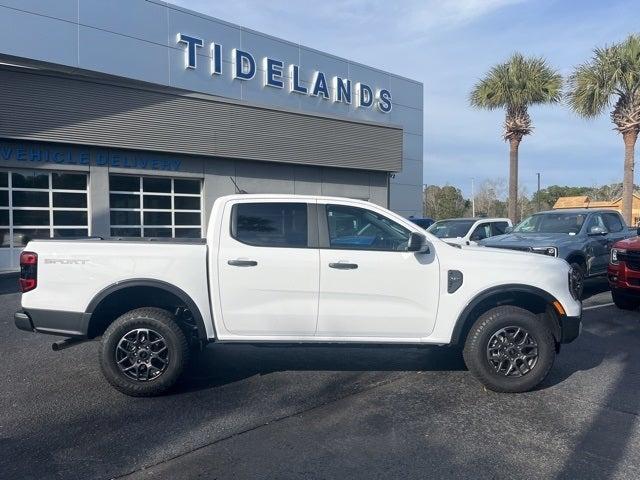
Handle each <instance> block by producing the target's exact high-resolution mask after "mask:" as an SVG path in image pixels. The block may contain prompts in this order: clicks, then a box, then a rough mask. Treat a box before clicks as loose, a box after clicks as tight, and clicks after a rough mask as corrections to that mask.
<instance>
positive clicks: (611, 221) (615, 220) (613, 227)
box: [602, 213, 624, 232]
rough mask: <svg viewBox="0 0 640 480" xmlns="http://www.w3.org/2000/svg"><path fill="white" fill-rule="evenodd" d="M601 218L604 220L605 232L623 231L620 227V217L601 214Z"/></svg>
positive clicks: (621, 226) (611, 214)
mask: <svg viewBox="0 0 640 480" xmlns="http://www.w3.org/2000/svg"><path fill="white" fill-rule="evenodd" d="M602 217H603V219H604V224H605V226H606V227H607V230H609V231H610V232H621V231H622V230H624V225H622V221H621V220H620V217H619V216H618V215H617V214H615V213H603V214H602Z"/></svg>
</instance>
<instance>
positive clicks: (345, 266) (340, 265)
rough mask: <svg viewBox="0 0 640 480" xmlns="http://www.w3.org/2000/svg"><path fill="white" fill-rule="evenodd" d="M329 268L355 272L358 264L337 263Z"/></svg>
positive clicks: (331, 264)
mask: <svg viewBox="0 0 640 480" xmlns="http://www.w3.org/2000/svg"><path fill="white" fill-rule="evenodd" d="M329 267H330V268H337V269H338V270H355V269H356V268H358V264H357V263H346V262H337V263H330V264H329Z"/></svg>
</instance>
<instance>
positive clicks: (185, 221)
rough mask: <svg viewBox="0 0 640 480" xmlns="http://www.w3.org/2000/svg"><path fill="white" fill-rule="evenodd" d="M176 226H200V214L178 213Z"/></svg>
mask: <svg viewBox="0 0 640 480" xmlns="http://www.w3.org/2000/svg"><path fill="white" fill-rule="evenodd" d="M175 216H176V222H175V223H176V225H200V214H199V213H176V214H175Z"/></svg>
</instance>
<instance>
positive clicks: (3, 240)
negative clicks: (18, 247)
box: [0, 228, 11, 248]
mask: <svg viewBox="0 0 640 480" xmlns="http://www.w3.org/2000/svg"><path fill="white" fill-rule="evenodd" d="M9 235H10V234H9V229H8V228H0V248H6V247H10V246H11V237H10V236H9Z"/></svg>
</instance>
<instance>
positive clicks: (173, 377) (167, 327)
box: [99, 307, 190, 397]
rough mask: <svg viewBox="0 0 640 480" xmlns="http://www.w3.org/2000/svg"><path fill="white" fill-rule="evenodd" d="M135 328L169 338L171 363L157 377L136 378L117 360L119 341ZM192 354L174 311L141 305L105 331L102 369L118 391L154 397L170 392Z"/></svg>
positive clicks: (166, 339)
mask: <svg viewBox="0 0 640 480" xmlns="http://www.w3.org/2000/svg"><path fill="white" fill-rule="evenodd" d="M135 329H150V330H153V331H155V332H157V333H159V334H160V335H162V337H163V339H164V341H165V344H166V347H167V349H168V365H167V366H166V368H165V370H164V371H163V372H162V373H161V374H160V375H159V376H158V377H157V378H153V379H151V380H146V381H142V380H135V379H132V378H130V377H128V376H127V375H126V374H125V373H123V372H122V371H121V369H120V367H118V364H117V363H116V348H117V346H118V343H119V342H120V340H121V339H122V338H123V337H124V336H125V335H126V334H127V333H128V332H130V331H132V330H135ZM189 353H190V352H189V344H188V342H187V339H186V337H185V335H184V332H183V331H182V329H181V328H180V327H179V326H178V324H177V323H176V321H175V316H174V315H173V314H172V313H170V312H168V311H166V310H163V309H161V308H155V307H143V308H137V309H135V310H131V311H130V312H127V313H125V314H123V315H122V316H120V317H119V318H118V319H117V320H115V321H114V322H113V323H112V324H111V325H109V328H107V330H106V331H105V332H104V334H103V336H102V342H101V343H100V353H99V355H100V368H101V370H102V374H103V375H104V377H105V378H106V379H107V381H108V382H109V383H110V384H111V385H112V386H113V387H114V388H115V389H116V390H118V391H120V392H122V393H124V394H125V395H129V396H132V397H151V396H155V395H160V394H162V393H164V392H166V391H167V390H168V389H170V388H171V387H172V386H173V385H174V384H175V383H176V381H177V380H178V378H179V377H180V375H181V374H182V371H183V370H184V368H185V367H186V365H187V363H188V361H189Z"/></svg>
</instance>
